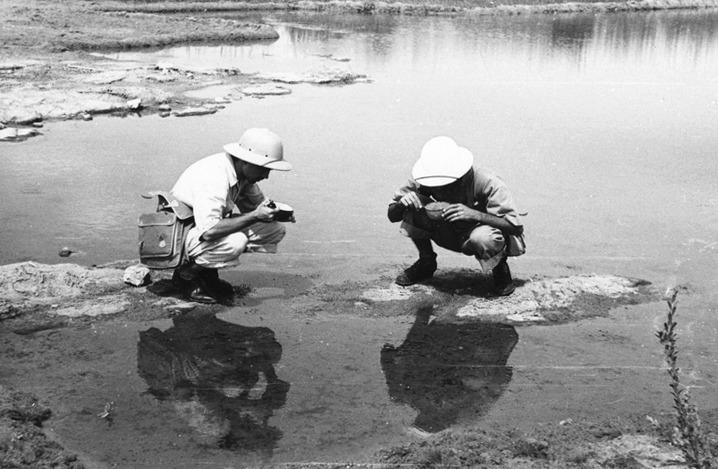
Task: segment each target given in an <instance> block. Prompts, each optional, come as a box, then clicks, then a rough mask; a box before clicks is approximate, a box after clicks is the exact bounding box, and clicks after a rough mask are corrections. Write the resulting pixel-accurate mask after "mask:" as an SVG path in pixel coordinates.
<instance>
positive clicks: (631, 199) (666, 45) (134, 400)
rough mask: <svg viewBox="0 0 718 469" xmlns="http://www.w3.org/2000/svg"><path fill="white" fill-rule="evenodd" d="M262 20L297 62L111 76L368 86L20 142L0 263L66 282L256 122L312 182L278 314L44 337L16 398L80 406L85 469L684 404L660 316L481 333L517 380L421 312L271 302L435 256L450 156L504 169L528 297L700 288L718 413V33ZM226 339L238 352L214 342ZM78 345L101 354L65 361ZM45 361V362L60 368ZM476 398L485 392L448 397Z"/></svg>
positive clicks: (702, 385) (696, 375)
mask: <svg viewBox="0 0 718 469" xmlns="http://www.w3.org/2000/svg"><path fill="white" fill-rule="evenodd" d="M262 19H263V20H264V21H268V22H270V23H272V24H274V25H276V28H277V29H278V31H279V33H280V39H279V40H277V41H275V42H273V43H271V44H267V43H262V44H252V45H243V46H216V47H214V46H211V47H210V46H182V47H177V48H172V49H166V50H162V51H152V52H128V53H121V54H111V56H112V57H113V58H115V59H118V60H139V61H146V62H147V63H156V62H172V63H174V64H176V65H180V66H181V65H192V66H204V65H206V66H212V67H238V68H240V69H241V70H243V71H246V72H253V73H254V72H256V73H285V72H292V73H297V72H304V71H311V70H314V69H317V68H323V67H336V68H341V69H349V70H351V71H353V72H355V73H363V74H366V75H368V76H369V77H370V78H371V80H372V82H371V83H362V84H355V85H351V86H342V87H320V86H314V85H308V84H302V85H293V86H291V88H292V94H290V95H288V96H281V97H268V98H265V99H261V100H258V99H244V100H241V101H238V102H234V103H232V104H230V105H228V106H227V107H226V108H225V109H224V110H222V111H220V112H218V113H216V114H214V115H210V116H202V117H195V118H168V119H162V118H159V117H156V116H149V117H139V116H132V117H127V118H123V119H119V118H98V119H95V120H94V121H92V122H64V123H57V124H51V125H49V126H47V128H46V129H43V133H44V135H43V136H41V137H37V138H34V139H31V140H28V141H26V142H22V143H17V144H5V145H3V146H1V147H0V168H2V171H0V197H2V200H3V201H4V203H3V204H2V205H1V206H0V222H2V224H3V228H2V230H0V245H2V247H3V248H2V250H1V251H0V263H10V262H17V261H21V260H28V259H32V260H37V261H41V262H49V263H55V262H60V261H63V262H64V261H66V259H61V258H58V256H57V252H58V250H59V249H60V248H61V247H63V246H69V247H71V248H72V249H73V250H76V251H79V252H78V253H76V254H74V255H73V257H72V258H71V259H70V260H71V261H73V262H78V263H81V264H85V265H92V264H99V263H103V262H107V261H112V260H116V259H132V258H135V257H136V251H135V239H136V225H135V223H136V219H137V215H138V213H140V212H141V211H143V210H146V209H147V208H148V207H147V205H146V204H147V202H146V201H144V200H143V199H141V198H140V197H139V194H140V193H141V192H144V191H147V190H151V189H157V188H169V187H171V185H172V184H173V182H174V180H175V179H176V177H177V176H178V175H179V174H180V172H181V171H182V170H183V169H184V167H186V166H187V165H188V164H189V163H191V162H192V161H194V160H196V159H198V158H200V157H202V156H204V155H207V154H210V153H213V152H216V151H218V150H220V148H221V146H222V145H223V144H224V143H227V142H229V141H232V140H236V139H237V138H238V137H239V136H240V135H241V133H242V132H243V131H244V129H246V128H247V127H250V126H266V127H270V128H272V129H274V130H275V131H276V132H278V133H279V134H280V135H281V136H282V138H283V139H284V142H285V150H286V158H287V159H288V160H289V161H290V162H291V163H292V164H293V165H294V168H295V169H294V170H293V171H292V172H289V173H278V174H272V175H271V178H270V179H269V180H268V181H265V182H264V183H263V187H264V190H265V193H266V194H267V195H269V196H271V197H273V198H274V199H276V200H280V201H285V202H287V203H289V204H290V205H292V206H293V207H294V208H295V211H296V215H297V219H298V223H296V224H294V225H290V226H289V233H288V236H287V238H286V240H285V241H284V242H283V243H282V246H281V248H280V253H279V254H278V255H277V256H274V257H272V258H271V260H266V261H265V260H263V259H262V258H261V257H259V256H258V257H254V258H249V259H247V261H244V262H243V265H242V266H240V268H239V269H238V271H239V272H245V270H243V269H248V270H247V272H249V273H248V275H249V277H248V278H245V281H246V283H250V284H253V285H254V286H255V287H258V286H259V287H264V288H265V289H264V290H262V288H260V289H259V291H260V292H262V291H264V292H267V291H269V292H270V293H269V299H268V300H267V301H265V302H264V303H263V306H262V307H261V309H259V311H260V312H261V314H256V313H257V311H256V310H252V309H251V308H250V309H249V310H247V309H241V308H238V309H232V310H228V311H227V312H225V313H223V314H222V315H220V316H219V317H217V318H214V319H212V320H211V321H207V322H206V324H205V325H204V326H203V327H207V328H208V331H209V332H207V331H204V332H203V330H202V329H201V328H198V327H191V324H190V327H188V323H183V322H181V321H180V322H172V321H170V320H167V321H160V322H156V323H148V324H141V325H139V326H138V325H136V324H124V323H122V322H121V321H120V322H119V323H111V324H107V325H97V326H94V327H93V328H92V329H91V334H89V338H88V331H86V330H83V331H72V330H61V331H55V332H48V333H44V334H41V335H39V336H38V335H36V336H34V337H32V338H28V339H27V341H28V342H27V344H26V347H27V350H39V351H37V352H23V351H22V350H20V351H19V352H16V353H17V357H16V358H17V362H16V364H13V365H12V366H8V367H6V368H5V372H4V375H3V376H5V377H9V378H8V381H10V382H12V383H13V384H16V385H21V386H25V387H27V388H30V389H35V390H37V391H38V392H39V394H41V395H43V396H44V397H47V398H50V399H51V400H54V402H56V403H57V404H58V405H59V406H60V408H59V409H58V410H57V415H58V416H59V418H58V419H57V420H55V421H53V422H52V426H53V430H54V431H55V432H57V434H58V435H61V436H62V439H63V440H65V441H66V442H67V443H69V444H70V446H71V447H73V448H75V447H76V448H84V450H85V451H86V452H87V453H88V454H90V455H93V456H97V455H101V459H103V460H104V461H106V462H108V464H117V465H119V466H120V467H139V466H141V465H143V464H145V465H146V467H162V466H163V465H164V466H165V467H179V466H172V464H179V463H178V461H187V460H192V461H193V466H192V467H196V464H194V462H195V461H200V462H203V464H206V465H208V466H210V467H225V465H227V464H230V461H233V460H235V459H234V458H236V457H237V452H239V453H241V454H242V455H243V456H242V457H241V458H240V459H241V460H242V461H246V463H247V464H253V463H260V462H262V461H267V460H271V461H273V462H284V461H329V460H348V459H352V458H354V457H356V458H358V459H361V458H363V457H366V456H367V455H368V454H370V453H371V452H373V450H375V449H376V448H377V447H378V446H380V445H390V444H394V443H401V442H406V441H411V439H412V438H414V437H415V436H416V435H414V434H412V433H411V431H413V430H412V429H414V430H415V429H417V428H418V429H424V430H425V431H435V430H437V429H440V428H441V427H442V426H445V425H460V424H462V423H472V422H476V421H482V422H485V424H486V425H489V426H490V425H492V422H493V423H496V425H506V423H507V422H510V423H512V424H515V425H517V426H520V425H521V424H522V422H529V421H531V422H542V421H552V422H557V421H560V420H564V419H567V418H573V419H577V418H580V417H582V416H585V417H599V416H605V415H609V414H611V415H612V414H613V413H615V414H616V415H619V416H620V415H621V412H623V411H626V410H630V411H645V412H652V411H654V410H655V409H656V408H661V407H663V408H669V406H670V403H669V401H668V398H667V394H666V393H665V392H662V390H661V389H660V387H659V386H660V385H661V383H662V382H663V381H664V377H663V371H662V370H661V363H662V358H661V355H660V349H658V347H657V346H656V344H655V338H654V337H653V330H654V328H655V327H657V326H658V325H660V323H661V320H662V314H663V313H664V307H663V306H662V305H659V306H656V305H655V304H654V305H644V306H635V307H630V308H626V309H625V310H621V311H618V312H615V313H614V314H613V315H612V317H611V318H610V319H601V320H593V321H587V322H585V323H581V324H573V325H564V326H557V327H551V328H523V329H520V330H518V332H517V331H515V330H513V329H511V330H506V329H500V330H498V331H494V332H496V334H497V335H496V336H494V337H499V339H497V340H492V339H487V337H486V336H485V334H486V331H485V330H484V332H476V331H474V332H472V331H471V330H468V334H469V337H468V338H466V340H468V341H469V342H471V343H476V342H482V343H484V342H486V343H490V344H498V345H492V346H491V347H488V348H486V349H482V350H478V351H476V355H474V358H475V359H476V360H477V361H476V362H474V363H478V364H482V363H487V362H486V360H489V358H486V357H490V360H493V362H491V363H493V364H494V365H492V367H490V368H491V370H493V371H494V372H496V374H491V373H489V372H488V371H486V370H488V369H489V368H487V367H483V368H482V367H481V366H480V367H479V373H478V374H475V375H473V376H471V375H462V374H461V373H462V372H464V371H466V370H465V368H466V367H465V366H462V365H463V364H462V362H461V361H460V360H458V359H457V358H456V357H455V356H454V357H452V355H451V354H450V353H448V352H447V353H446V354H441V353H434V352H436V351H437V350H443V349H447V348H450V347H448V346H447V344H461V343H462V340H464V339H462V338H461V337H460V336H457V334H459V331H456V330H440V328H436V329H429V328H428V327H427V326H426V325H422V324H421V323H416V322H415V318H414V317H413V315H412V312H409V315H408V316H407V317H406V318H398V319H397V318H395V319H374V318H373V319H371V320H367V319H365V318H364V319H357V318H352V317H350V316H347V317H344V316H340V317H335V316H321V315H319V316H318V317H312V318H304V317H295V316H293V315H291V314H289V313H287V312H286V311H285V310H284V309H283V306H282V305H286V303H275V302H274V301H273V300H272V299H271V297H272V294H271V288H273V287H272V284H271V282H269V283H268V284H266V285H256V283H257V280H256V279H257V278H258V274H256V271H255V270H254V269H258V270H260V271H262V270H265V271H266V270H269V271H271V272H275V273H277V275H278V276H281V275H283V274H286V273H287V272H290V271H291V272H295V273H296V275H297V276H298V277H303V278H305V279H306V280H307V281H308V282H309V283H310V284H320V283H332V282H338V281H340V280H352V274H353V273H361V275H362V278H363V279H366V276H367V275H369V276H370V275H371V272H377V275H378V273H379V272H381V273H382V274H383V273H385V272H386V268H387V266H392V265H395V266H396V268H397V269H398V268H399V266H400V265H402V264H403V263H406V262H408V261H411V259H412V256H413V252H412V248H411V246H410V245H409V243H407V242H406V240H405V239H404V238H402V237H401V236H400V235H399V234H398V232H397V231H398V230H397V226H396V225H391V224H390V223H388V221H387V220H386V216H385V209H386V204H387V201H388V199H389V197H390V196H391V194H392V192H393V190H394V189H395V187H397V186H398V185H399V184H400V183H401V182H402V181H403V180H404V179H405V178H406V177H407V176H408V174H409V171H410V168H411V166H412V164H413V162H414V161H415V159H416V158H417V156H418V153H419V150H420V149H421V146H422V145H423V143H424V142H425V141H426V140H427V139H429V138H431V137H433V136H435V135H440V134H445V135H450V136H452V137H453V138H455V139H456V140H457V141H458V142H459V143H461V144H462V145H464V146H467V147H468V148H470V149H471V150H472V151H473V152H474V154H475V156H476V158H477V159H478V160H479V161H480V162H481V163H482V164H485V165H486V166H489V167H491V168H493V169H495V170H496V171H497V172H498V173H499V174H501V175H502V176H503V177H504V179H505V180H506V181H507V183H508V184H509V187H510V188H511V189H512V191H513V193H514V195H515V198H516V200H517V201H518V203H519V205H520V207H521V209H522V211H526V212H528V215H527V217H526V219H525V224H526V230H527V242H528V249H529V250H528V254H527V255H526V256H523V257H521V258H519V259H517V260H516V261H515V262H514V264H513V265H512V267H513V268H514V270H515V273H516V274H517V275H518V276H519V277H523V278H529V277H531V276H536V275H567V274H574V273H590V272H598V273H601V274H616V275H626V276H636V277H641V278H644V279H647V280H649V281H650V282H653V283H654V284H657V285H664V284H672V285H675V284H680V285H682V286H683V287H684V290H683V292H684V294H685V296H684V297H683V299H682V303H681V305H682V308H684V309H682V314H683V316H681V318H682V319H681V320H682V321H683V322H682V325H683V326H684V328H683V329H682V331H681V333H682V338H683V340H685V342H684V344H685V345H684V347H683V348H682V349H681V350H682V352H683V353H684V355H683V357H684V358H685V359H686V366H687V369H689V370H691V372H690V373H691V374H690V376H691V378H690V379H691V380H693V381H692V384H694V385H695V386H697V390H698V391H699V392H696V393H694V394H697V396H698V399H699V401H700V403H701V404H703V405H705V406H708V407H711V408H712V407H715V406H716V405H717V403H716V402H714V398H712V397H710V396H711V395H715V394H716V393H715V392H711V390H713V389H714V386H715V385H714V384H713V383H714V382H715V379H714V378H715V377H716V374H717V373H718V372H717V370H716V363H715V355H714V350H715V345H716V344H715V330H716V320H715V317H714V316H715V312H716V293H715V292H716V288H715V286H716V285H715V282H716V280H715V279H717V278H718V262H717V261H718V244H716V241H715V240H716V239H718V192H717V191H716V187H718V183H717V182H718V181H716V178H717V177H718V176H716V175H718V159H716V158H715V149H716V148H718V134H717V133H716V132H715V129H716V128H718V79H717V78H716V77H718V53H717V52H718V27H717V26H716V25H718V21H716V20H718V13H716V12H714V11H699V12H657V13H637V14H631V15H624V14H615V15H556V16H539V15H537V16H520V17H496V18H445V17H441V18H433V17H373V16H351V15H343V16H331V15H316V14H314V15H306V14H288V15H274V14H273V15H268V16H265V17H263V18H262ZM336 59H341V60H336ZM345 59H348V61H347V60H345ZM439 261H440V267H441V268H452V267H467V266H473V263H472V262H471V260H470V259H469V260H467V259H463V258H461V257H460V256H451V255H443V254H441V253H440V260H439ZM339 271H341V272H339ZM252 272H254V273H252ZM306 288H309V285H307V286H306ZM267 289H269V290H267ZM417 317H418V316H417ZM217 321H224V322H223V323H222V322H217ZM212 327H217V328H218V329H221V330H224V331H225V333H226V334H228V337H230V338H231V340H232V341H236V342H237V343H239V344H240V345H238V346H235V345H232V346H229V345H227V344H226V343H222V342H213V341H209V342H207V341H206V338H205V336H206V334H205V333H209V334H214V333H215V332H216V330H217V329H212ZM213 331H214V332H213ZM472 334H473V335H472ZM482 334H483V335H482ZM515 334H516V335H515ZM519 336H520V340H519ZM427 337H431V338H432V340H431V341H429V342H427V340H426V338H427ZM66 341H71V342H72V343H77V344H78V346H79V347H80V350H77V351H75V352H73V353H72V354H71V355H70V356H66V355H64V354H58V353H54V352H55V351H56V349H57V346H56V344H57V343H58V342H66ZM472 341H473V342H472ZM517 341H518V342H517ZM386 344H389V346H386ZM417 344H418V345H417ZM38 347H39V349H38ZM492 347H493V348H492ZM421 350H424V351H426V353H429V354H432V353H433V355H432V356H431V358H432V360H431V361H429V366H428V371H427V369H422V367H421V366H417V364H418V363H420V362H421V358H422V356H421V354H420V353H419V354H418V355H417V351H421ZM130 351H131V352H130ZM24 353H30V354H42V360H43V361H44V362H45V365H44V367H43V369H42V372H41V373H33V372H31V370H32V367H31V366H30V365H28V363H32V364H33V365H34V364H35V363H36V362H34V361H32V360H31V359H30V358H28V359H27V360H29V361H23V358H22V357H24V356H26V355H23V354H24ZM63 353H65V352H63ZM242 354H245V355H242ZM224 357H234V358H232V359H231V360H230V361H229V362H227V361H224ZM35 358H37V356H36V357H35ZM482 360H483V361H482ZM61 364H63V365H61ZM431 366H434V368H433V369H432V368H431ZM48 373H50V374H49V376H50V378H48ZM482 373H483V374H482ZM229 375H232V378H231V379H230V378H229V377H228V376H229ZM432 379H438V380H443V381H442V382H444V381H445V382H448V383H449V387H448V388H445V389H444V391H446V392H447V393H448V394H446V395H445V396H444V397H443V398H444V399H445V400H446V402H447V406H446V408H444V410H445V412H444V413H442V412H439V411H437V409H438V408H439V407H438V406H437V405H436V403H435V402H434V405H432V397H434V396H432V395H431V391H430V390H431V389H436V388H432ZM447 380H448V381H447ZM452 380H453V381H452ZM459 381H461V382H465V383H469V385H468V387H467V388H464V389H459V388H453V387H451V383H452V382H459ZM406 382H409V383H415V384H414V386H413V389H412V388H411V387H410V388H407V387H406V386H402V385H401V383H406ZM397 383H398V384H397ZM422 386H426V388H422ZM701 390H702V391H703V392H700V391H701ZM447 396H448V397H447ZM107 400H115V401H116V403H117V407H118V412H123V413H124V412H127V414H124V416H123V417H121V415H118V417H117V419H116V423H115V424H114V425H113V426H108V425H107V423H106V422H105V421H103V420H100V419H97V418H96V416H95V413H96V409H102V406H103V405H104V403H105V401H107ZM62 403H64V404H62ZM457 408H462V409H464V411H463V412H458V413H453V414H452V412H456V409H457ZM119 409H122V410H121V411H120V410H119ZM142 435H145V437H144V439H143V438H142ZM252 435H254V436H257V438H256V440H253V438H254V436H252ZM138 441H140V443H137V442H138ZM218 441H220V443H218ZM87 442H89V443H87ZM243 442H245V443H243ZM243 444H251V445H255V446H252V447H243V446H242V445H243ZM152 458H155V459H152ZM188 458H189V459H188ZM242 458H243V459H242ZM168 461H171V462H168Z"/></svg>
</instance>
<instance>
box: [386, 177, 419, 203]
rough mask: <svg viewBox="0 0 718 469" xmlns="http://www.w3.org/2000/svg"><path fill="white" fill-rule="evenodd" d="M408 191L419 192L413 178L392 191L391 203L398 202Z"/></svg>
mask: <svg viewBox="0 0 718 469" xmlns="http://www.w3.org/2000/svg"><path fill="white" fill-rule="evenodd" d="M409 192H419V184H418V183H417V182H416V181H414V180H413V179H409V180H407V181H406V183H404V185H403V186H401V187H400V188H398V189H397V190H396V191H395V192H394V196H393V197H392V199H391V203H394V202H399V200H400V199H401V198H402V197H404V195H406V194H408V193H409Z"/></svg>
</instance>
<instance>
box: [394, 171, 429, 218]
mask: <svg viewBox="0 0 718 469" xmlns="http://www.w3.org/2000/svg"><path fill="white" fill-rule="evenodd" d="M430 201H431V199H429V197H427V196H425V195H423V194H420V193H419V192H418V185H417V184H416V183H415V182H413V181H411V180H410V181H409V182H408V183H406V184H405V185H403V186H402V187H401V188H399V190H398V191H397V192H396V193H395V194H394V200H393V201H392V202H391V203H390V204H389V209H388V211H387V216H388V217H389V221H390V222H392V223H396V222H398V221H401V220H402V218H403V217H404V211H405V210H406V209H407V208H411V209H413V210H419V209H421V208H423V207H424V205H426V204H427V203H429V202H430Z"/></svg>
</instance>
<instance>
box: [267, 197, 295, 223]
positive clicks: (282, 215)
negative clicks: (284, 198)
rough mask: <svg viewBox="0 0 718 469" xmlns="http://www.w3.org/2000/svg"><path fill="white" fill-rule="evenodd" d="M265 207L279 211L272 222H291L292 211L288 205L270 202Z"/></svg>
mask: <svg viewBox="0 0 718 469" xmlns="http://www.w3.org/2000/svg"><path fill="white" fill-rule="evenodd" d="M267 207H269V208H278V209H279V211H278V212H277V213H276V214H275V215H274V220H276V221H292V217H293V216H294V209H293V208H292V207H290V206H289V205H287V204H283V203H281V202H275V201H273V200H270V201H269V203H268V204H267Z"/></svg>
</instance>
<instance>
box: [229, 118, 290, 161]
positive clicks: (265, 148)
mask: <svg viewBox="0 0 718 469" xmlns="http://www.w3.org/2000/svg"><path fill="white" fill-rule="evenodd" d="M224 150H225V151H226V152H227V153H229V154H230V155H232V156H234V157H235V158H239V159H240V160H243V161H246V162H248V163H252V164H254V165H257V166H262V167H264V168H267V169H276V170H278V171H289V170H290V169H292V165H290V164H289V163H288V162H286V161H284V146H283V145H282V140H281V139H280V138H279V136H278V135H277V134H275V133H274V132H271V131H270V130H268V129H259V128H254V129H249V130H247V131H246V132H244V134H242V137H240V139H239V142H237V143H229V144H227V145H225V146H224Z"/></svg>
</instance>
